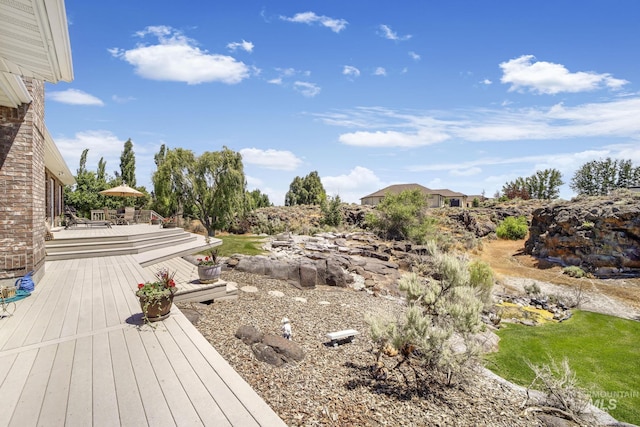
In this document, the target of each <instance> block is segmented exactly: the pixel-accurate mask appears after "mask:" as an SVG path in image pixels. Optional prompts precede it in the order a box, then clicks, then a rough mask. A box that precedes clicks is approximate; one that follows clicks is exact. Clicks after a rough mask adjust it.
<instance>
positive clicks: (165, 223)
mask: <svg viewBox="0 0 640 427" xmlns="http://www.w3.org/2000/svg"><path fill="white" fill-rule="evenodd" d="M177 226H178V219H177V218H176V217H174V216H170V217H167V218H165V219H163V220H162V228H176V227H177Z"/></svg>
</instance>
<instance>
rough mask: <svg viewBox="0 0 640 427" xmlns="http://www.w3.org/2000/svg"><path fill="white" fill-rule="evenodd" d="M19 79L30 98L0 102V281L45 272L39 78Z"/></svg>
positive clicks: (41, 105)
mask: <svg viewBox="0 0 640 427" xmlns="http://www.w3.org/2000/svg"><path fill="white" fill-rule="evenodd" d="M24 82H25V85H26V87H27V88H28V90H29V93H30V94H31V96H32V98H33V101H32V102H31V103H30V104H28V105H27V104H23V105H21V106H20V107H18V108H8V107H0V242H1V244H0V281H3V280H4V281H6V280H8V279H15V278H16V277H21V276H23V275H24V274H26V273H27V272H29V271H32V270H33V271H35V274H34V276H35V277H36V278H38V277H40V276H41V275H42V274H44V260H45V239H44V235H45V224H44V221H45V217H46V212H45V211H46V209H45V160H44V153H45V145H44V144H45V143H44V83H43V82H41V81H39V80H34V79H26V78H25V79H24Z"/></svg>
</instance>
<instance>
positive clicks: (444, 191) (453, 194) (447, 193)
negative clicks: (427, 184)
mask: <svg viewBox="0 0 640 427" xmlns="http://www.w3.org/2000/svg"><path fill="white" fill-rule="evenodd" d="M431 194H439V195H441V196H443V197H466V195H465V194H462V193H458V192H457V191H451V190H449V189H447V188H443V189H440V190H431Z"/></svg>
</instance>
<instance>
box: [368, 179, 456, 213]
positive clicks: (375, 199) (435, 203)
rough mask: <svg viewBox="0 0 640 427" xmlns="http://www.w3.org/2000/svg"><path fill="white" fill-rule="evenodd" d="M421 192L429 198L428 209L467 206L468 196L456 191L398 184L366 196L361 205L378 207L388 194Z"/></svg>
mask: <svg viewBox="0 0 640 427" xmlns="http://www.w3.org/2000/svg"><path fill="white" fill-rule="evenodd" d="M416 189H417V190H420V191H421V192H422V193H423V194H424V195H426V196H427V202H428V207H430V208H441V207H443V206H446V205H448V206H454V207H465V206H467V196H466V195H464V194H462V193H458V192H455V191H451V190H447V189H440V190H432V189H430V188H427V187H425V186H422V185H420V184H396V185H390V186H388V187H385V188H383V189H382V190H378V191H376V192H375V193H371V194H369V195H368V196H364V197H362V198H361V199H360V204H362V205H371V206H377V205H378V204H379V203H380V202H381V201H382V199H384V197H385V196H386V195H387V194H399V193H401V192H403V191H407V190H409V191H411V190H416Z"/></svg>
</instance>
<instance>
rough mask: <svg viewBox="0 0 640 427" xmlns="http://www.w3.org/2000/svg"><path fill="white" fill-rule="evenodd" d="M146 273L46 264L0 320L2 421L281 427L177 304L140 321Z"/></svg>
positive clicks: (77, 262) (131, 266)
mask: <svg viewBox="0 0 640 427" xmlns="http://www.w3.org/2000/svg"><path fill="white" fill-rule="evenodd" d="M96 230H97V228H96ZM151 279H153V274H152V273H150V272H149V271H146V270H145V269H144V268H143V267H142V266H141V265H140V263H139V262H138V261H137V260H136V258H135V257H134V256H133V255H121V256H110V257H100V258H84V259H73V260H61V261H48V262H47V263H46V273H45V275H44V277H43V278H42V280H40V281H39V282H38V283H37V285H36V290H35V292H34V293H33V294H32V295H31V296H30V297H28V298H26V299H24V300H21V301H19V302H17V303H16V311H15V313H14V315H13V316H11V317H4V318H1V319H0V396H1V399H0V401H1V405H0V425H2V426H5V425H6V426H20V427H22V426H36V425H37V426H62V425H68V426H89V425H94V426H101V425H104V426H115V425H123V426H145V425H149V426H165V425H167V426H172V425H185V426H197V425H205V426H282V425H284V423H283V421H282V420H281V419H280V418H279V417H278V416H277V414H276V413H275V412H273V410H272V409H271V408H270V407H269V406H268V405H267V404H266V403H265V402H264V401H263V400H262V399H261V398H260V397H259V396H258V395H257V394H256V393H255V391H254V390H253V389H252V388H251V387H250V386H249V385H248V384H247V383H246V382H245V381H244V380H243V379H242V378H241V377H240V376H239V375H238V374H237V373H236V372H235V371H234V370H233V369H232V368H231V367H230V366H229V365H228V364H227V363H226V361H225V360H224V359H223V358H222V357H221V356H220V355H219V354H218V352H217V351H216V350H215V349H214V348H213V347H212V346H211V345H210V344H209V343H208V342H207V341H206V339H205V338H204V337H203V336H202V335H201V334H200V333H199V332H198V331H197V330H196V329H195V327H194V326H193V325H192V324H191V323H190V322H189V321H188V320H187V319H186V318H185V316H184V315H183V314H182V313H181V312H180V311H179V310H178V309H177V307H176V306H173V307H172V310H171V316H170V317H169V318H168V319H166V320H164V321H163V322H158V323H157V324H156V328H155V329H154V328H151V327H150V326H148V325H143V324H142V322H141V313H140V311H141V310H140V306H139V303H138V300H137V298H136V297H135V294H134V292H135V288H136V284H137V283H139V282H143V281H146V280H151Z"/></svg>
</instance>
